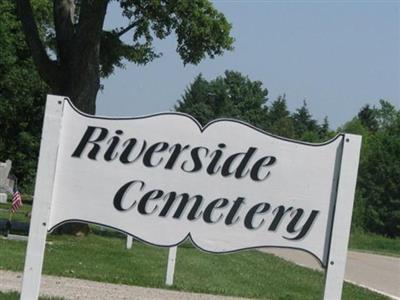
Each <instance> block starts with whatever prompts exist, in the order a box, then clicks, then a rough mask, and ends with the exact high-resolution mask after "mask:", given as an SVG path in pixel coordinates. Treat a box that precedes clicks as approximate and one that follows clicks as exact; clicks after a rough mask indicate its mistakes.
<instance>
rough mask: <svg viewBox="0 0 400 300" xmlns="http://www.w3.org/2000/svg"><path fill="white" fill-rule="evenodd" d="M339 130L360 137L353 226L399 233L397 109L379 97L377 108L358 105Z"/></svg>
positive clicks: (399, 129) (399, 128) (399, 114)
mask: <svg viewBox="0 0 400 300" xmlns="http://www.w3.org/2000/svg"><path fill="white" fill-rule="evenodd" d="M343 130H344V131H345V132H349V133H356V134H361V135H362V136H363V144H362V148H361V158H360V167H359V176H358V182H357V191H356V202H355V207H354V216H353V223H354V225H355V226H356V227H360V228H361V229H364V230H367V231H370V232H375V233H378V234H382V235H386V236H389V237H398V236H400V185H399V184H398V178H400V161H399V157H400V139H399V136H400V111H399V110H396V109H395V107H394V106H393V105H392V104H390V103H389V102H388V101H385V100H381V101H380V107H375V106H373V107H370V106H368V105H366V106H364V107H363V108H361V110H360V112H359V113H358V115H357V117H356V118H354V119H353V120H352V121H351V122H349V123H347V124H346V125H345V126H344V128H343Z"/></svg>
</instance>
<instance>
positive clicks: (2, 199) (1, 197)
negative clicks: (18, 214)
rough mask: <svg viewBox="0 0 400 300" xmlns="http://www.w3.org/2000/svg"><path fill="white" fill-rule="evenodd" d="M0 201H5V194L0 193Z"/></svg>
mask: <svg viewBox="0 0 400 300" xmlns="http://www.w3.org/2000/svg"><path fill="white" fill-rule="evenodd" d="M0 203H7V194H6V193H0Z"/></svg>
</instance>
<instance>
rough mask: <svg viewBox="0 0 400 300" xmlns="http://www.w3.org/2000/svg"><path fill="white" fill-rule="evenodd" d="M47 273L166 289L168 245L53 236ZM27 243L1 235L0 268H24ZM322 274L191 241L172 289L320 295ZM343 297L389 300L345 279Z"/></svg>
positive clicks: (267, 257)
mask: <svg viewBox="0 0 400 300" xmlns="http://www.w3.org/2000/svg"><path fill="white" fill-rule="evenodd" d="M48 240H49V241H50V244H48V245H47V247H46V254H45V263H44V273H45V274H50V275H60V276H68V277H77V278H85V279H89V280H95V281H104V282H111V283H124V284H131V285H139V286H146V287H159V288H166V287H165V285H164V280H165V272H166V264H167V255H168V250H167V249H164V248H157V247H153V246H148V245H145V244H143V243H139V242H134V246H133V248H132V249H131V250H127V249H126V246H125V242H126V240H125V238H124V237H123V236H122V235H118V234H110V233H109V232H105V233H104V234H103V236H102V235H98V234H90V235H89V236H87V237H83V238H77V237H72V236H53V235H52V236H49V237H48ZM25 248H26V243H25V242H21V241H10V240H4V239H0V268H1V269H7V270H14V271H22V269H23V262H24V256H25ZM323 282H324V280H323V274H322V273H320V272H317V271H312V270H309V269H306V268H303V267H299V266H296V265H293V264H291V263H289V262H286V261H284V260H282V259H280V258H277V257H274V256H271V255H268V254H264V253H261V252H259V251H255V250H253V251H243V252H239V253H233V254H219V255H216V254H208V253H204V252H202V251H199V250H197V249H195V248H193V247H191V246H190V245H189V244H188V243H186V244H185V245H183V246H182V247H179V248H178V254H177V265H176V270H175V282H174V286H173V287H172V288H173V289H177V290H184V291H191V292H202V293H211V294H223V295H231V296H241V297H249V298H259V299H271V300H273V299H321V297H322V291H323ZM343 299H351V300H353V299H357V300H358V299H360V300H361V299H386V298H385V297H383V296H381V295H378V294H375V293H372V292H370V291H367V290H365V289H362V288H359V287H356V286H354V285H351V284H347V283H346V284H345V286H344V292H343Z"/></svg>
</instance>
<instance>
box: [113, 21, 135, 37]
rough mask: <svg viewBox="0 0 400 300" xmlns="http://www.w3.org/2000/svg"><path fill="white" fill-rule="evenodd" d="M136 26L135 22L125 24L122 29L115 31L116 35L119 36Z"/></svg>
mask: <svg viewBox="0 0 400 300" xmlns="http://www.w3.org/2000/svg"><path fill="white" fill-rule="evenodd" d="M135 26H136V24H135V23H131V24H130V25H128V26H126V27H125V28H124V29H122V30H121V31H117V37H121V36H122V35H124V34H125V33H127V32H128V31H129V30H131V29H133V28H134V27H135Z"/></svg>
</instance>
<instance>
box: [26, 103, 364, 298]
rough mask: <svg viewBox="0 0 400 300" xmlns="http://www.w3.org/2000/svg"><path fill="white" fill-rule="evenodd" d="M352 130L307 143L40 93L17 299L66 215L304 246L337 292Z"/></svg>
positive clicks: (240, 244)
mask: <svg viewBox="0 0 400 300" xmlns="http://www.w3.org/2000/svg"><path fill="white" fill-rule="evenodd" d="M360 142H361V137H360V136H355V135H348V134H339V135H338V136H336V137H335V138H334V139H332V140H330V141H328V142H326V143H323V144H308V143H302V142H297V141H291V140H287V139H283V138H280V137H277V136H272V135H270V134H267V133H265V132H263V131H261V130H259V129H257V128H255V127H252V126H250V125H248V124H245V123H242V122H240V121H234V120H217V121H214V122H211V123H209V124H208V125H207V126H205V127H202V126H200V125H199V124H198V123H197V122H196V120H194V119H193V118H191V117H190V116H187V115H183V114H178V113H162V114H157V115H152V116H147V117H140V118H120V119H113V118H103V117H94V116H90V115H85V114H83V113H81V112H79V111H77V110H76V109H75V108H74V107H73V106H72V105H71V103H70V102H69V101H68V100H66V99H65V98H63V97H57V96H49V97H48V99H47V104H46V113H45V120H44V126H43V134H42V142H41V149H40V157H39V166H38V174H37V179H36V188H35V199H36V200H35V203H34V207H33V215H32V221H31V227H30V234H29V243H28V249H27V256H26V262H25V271H24V279H23V289H22V299H28V298H29V299H32V298H34V297H37V296H38V293H39V283H40V276H41V268H42V261H43V252H44V247H45V239H46V233H47V231H51V230H53V229H54V228H56V227H57V226H59V225H61V224H63V223H65V222H70V221H82V222H89V223H94V224H100V225H103V226H108V227H111V228H115V229H117V230H119V231H122V232H125V233H127V234H130V235H132V236H134V237H135V239H138V240H142V241H145V242H147V243H149V244H153V245H158V246H165V247H173V246H176V245H178V244H179V243H181V242H183V241H184V240H185V239H187V238H188V237H189V238H190V239H191V240H192V242H193V244H195V245H196V246H197V247H198V248H200V249H203V250H205V251H209V252H218V253H221V252H232V251H238V250H242V249H248V248H256V247H264V246H274V247H283V248H295V249H301V250H304V251H306V252H308V253H310V254H311V255H313V256H314V257H315V258H316V259H318V260H319V261H320V263H321V265H322V266H324V267H325V268H326V284H325V295H324V298H325V299H338V298H340V295H341V290H342V283H343V275H344V267H345V261H346V252H347V243H348V236H349V230H350V222H351V214H352V205H353V198H354V190H355V183H356V177H357V168H358V160H359V150H360Z"/></svg>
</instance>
